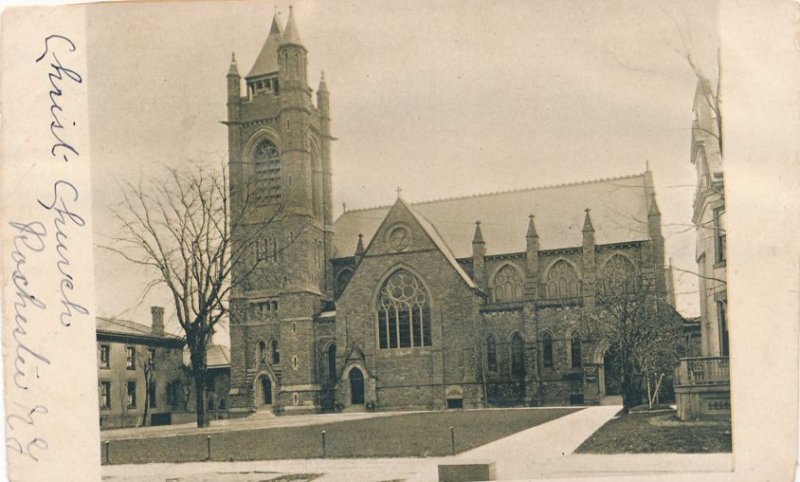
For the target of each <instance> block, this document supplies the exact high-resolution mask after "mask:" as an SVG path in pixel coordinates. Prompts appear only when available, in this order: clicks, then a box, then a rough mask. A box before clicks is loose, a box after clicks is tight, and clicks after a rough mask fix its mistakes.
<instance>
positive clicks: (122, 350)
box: [97, 306, 184, 429]
mask: <svg viewBox="0 0 800 482" xmlns="http://www.w3.org/2000/svg"><path fill="white" fill-rule="evenodd" d="M151 311H152V315H153V319H152V325H151V326H147V325H142V324H140V323H136V322H133V321H129V320H121V319H116V318H100V317H98V318H97V375H98V382H97V383H98V385H97V390H98V403H99V405H100V427H101V428H104V429H105V428H118V427H133V426H138V425H142V424H143V422H144V420H143V418H144V413H145V405H149V406H148V408H147V411H148V420H147V421H146V422H147V423H146V425H151V424H153V425H156V424H160V423H169V419H170V413H171V412H172V409H173V406H172V403H171V400H170V390H168V387H169V386H170V384H171V383H174V381H175V380H176V379H177V378H179V377H180V367H181V365H182V364H183V344H184V343H183V339H182V338H180V337H178V336H176V335H172V334H169V333H165V332H164V309H163V308H161V307H158V306H154V307H152V308H151ZM146 372H147V375H146Z"/></svg>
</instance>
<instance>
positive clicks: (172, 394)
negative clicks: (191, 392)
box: [167, 380, 183, 407]
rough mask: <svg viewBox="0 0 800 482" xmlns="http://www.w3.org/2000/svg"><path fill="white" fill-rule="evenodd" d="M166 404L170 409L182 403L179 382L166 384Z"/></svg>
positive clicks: (181, 389) (181, 385)
mask: <svg viewBox="0 0 800 482" xmlns="http://www.w3.org/2000/svg"><path fill="white" fill-rule="evenodd" d="M167 403H168V404H169V405H171V406H172V407H176V406H178V405H180V404H182V403H183V384H182V383H181V382H180V380H173V381H171V382H169V383H168V384H167Z"/></svg>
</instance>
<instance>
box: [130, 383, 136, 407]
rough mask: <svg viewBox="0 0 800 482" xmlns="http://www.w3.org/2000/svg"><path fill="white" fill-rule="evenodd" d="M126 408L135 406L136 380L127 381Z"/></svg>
mask: <svg viewBox="0 0 800 482" xmlns="http://www.w3.org/2000/svg"><path fill="white" fill-rule="evenodd" d="M128 408H136V382H134V381H128Z"/></svg>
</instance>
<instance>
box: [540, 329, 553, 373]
mask: <svg viewBox="0 0 800 482" xmlns="http://www.w3.org/2000/svg"><path fill="white" fill-rule="evenodd" d="M542 363H543V364H544V366H545V368H551V367H552V366H553V337H552V336H550V335H549V334H547V333H545V334H544V336H542Z"/></svg>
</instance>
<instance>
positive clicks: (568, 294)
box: [547, 259, 580, 299]
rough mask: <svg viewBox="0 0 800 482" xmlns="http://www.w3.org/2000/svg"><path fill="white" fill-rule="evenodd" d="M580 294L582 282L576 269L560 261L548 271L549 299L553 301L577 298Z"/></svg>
mask: <svg viewBox="0 0 800 482" xmlns="http://www.w3.org/2000/svg"><path fill="white" fill-rule="evenodd" d="M579 294H580V282H579V281H578V274H577V273H576V272H575V268H573V267H572V265H570V264H569V263H567V262H566V261H564V260H563V259H562V260H559V261H556V263H555V264H554V265H553V266H551V267H550V269H549V270H548V271H547V297H548V298H551V299H558V298H575V297H577V296H578V295H579Z"/></svg>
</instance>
